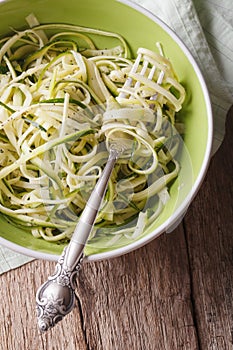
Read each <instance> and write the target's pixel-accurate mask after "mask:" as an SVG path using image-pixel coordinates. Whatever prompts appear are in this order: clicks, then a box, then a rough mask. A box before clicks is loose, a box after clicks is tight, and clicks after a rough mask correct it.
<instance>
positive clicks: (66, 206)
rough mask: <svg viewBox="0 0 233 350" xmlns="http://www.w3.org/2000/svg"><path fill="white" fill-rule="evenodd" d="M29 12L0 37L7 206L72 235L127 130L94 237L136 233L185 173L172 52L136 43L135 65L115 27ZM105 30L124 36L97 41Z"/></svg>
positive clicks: (0, 195) (20, 217)
mask: <svg viewBox="0 0 233 350" xmlns="http://www.w3.org/2000/svg"><path fill="white" fill-rule="evenodd" d="M27 20H28V23H29V27H28V28H27V29H26V30H23V31H17V32H15V33H14V35H12V36H8V37H4V38H2V39H1V40H0V152H1V157H0V212H1V213H2V214H3V215H4V216H5V217H6V218H7V220H9V221H10V222H11V223H12V224H14V225H18V226H22V227H25V229H27V230H28V229H30V230H31V232H32V234H33V235H34V236H35V237H38V238H43V239H45V240H48V241H54V242H57V241H61V240H62V241H64V240H69V239H70V237H71V235H72V233H73V230H74V227H75V225H76V224H77V221H78V218H79V217H80V215H81V213H82V210H83V208H84V207H85V204H86V202H87V200H88V198H89V195H90V193H91V191H92V189H93V187H94V186H95V183H96V181H97V180H98V178H99V177H100V175H101V173H102V169H103V167H104V165H105V163H106V161H107V158H108V147H109V144H110V143H111V140H112V139H114V140H117V141H118V142H121V140H120V139H119V135H122V132H123V133H124V135H127V137H130V138H131V139H132V140H133V147H132V151H131V153H130V155H128V156H127V157H122V158H121V159H119V160H118V161H117V164H116V166H115V168H114V171H113V173H112V176H111V179H110V182H109V185H108V188H107V191H106V194H105V198H104V201H103V204H102V207H101V210H100V212H99V214H98V216H97V220H96V224H95V227H94V229H93V231H92V235H91V237H90V241H91V242H93V244H94V243H95V242H97V241H99V242H101V240H102V241H104V242H105V243H104V244H105V246H109V245H111V244H114V243H116V242H117V241H119V242H120V240H121V238H122V237H124V239H128V240H133V239H137V238H138V237H140V236H141V235H142V234H143V232H144V230H145V228H146V227H147V226H148V225H150V224H151V223H152V222H154V221H155V220H156V218H157V217H158V216H159V214H160V213H161V211H162V210H163V207H164V205H166V203H167V201H168V200H169V184H170V183H171V181H172V180H173V179H175V178H176V177H177V175H178V173H179V163H178V161H177V160H176V159H175V156H176V153H177V151H178V148H179V144H180V136H179V134H178V133H177V132H176V128H175V125H176V113H177V112H178V111H179V110H180V109H181V108H182V104H183V101H184V99H185V90H184V88H183V87H182V85H181V84H180V83H179V82H178V78H177V76H176V74H175V71H174V69H173V67H172V64H171V62H170V61H169V60H168V59H167V58H166V57H165V56H164V54H163V50H162V47H161V45H157V49H156V52H152V51H150V50H147V49H145V48H139V49H138V57H140V58H137V59H138V60H139V61H138V71H133V69H132V67H133V65H134V64H135V59H133V58H131V56H130V50H129V48H128V45H127V43H126V41H125V39H124V38H122V37H121V36H120V35H118V34H116V33H110V32H106V31H102V30H97V29H92V28H85V27H79V26H75V25H68V24H60V23H54V24H38V23H37V21H36V18H35V17H34V16H33V15H31V16H29V17H28V19H27ZM102 36H103V37H108V38H109V39H111V38H112V39H113V42H114V43H116V42H117V41H118V43H117V45H114V46H113V47H109V48H106V47H104V48H101V47H98V46H97V45H96V44H95V38H96V37H102ZM143 59H144V60H145V59H146V60H147V66H146V67H144V68H143ZM152 67H153V72H152ZM143 69H144V74H142V70H143ZM152 73H153V74H152ZM145 74H146V75H147V76H148V75H149V76H150V80H148V79H145V78H144V76H145ZM132 82H133V85H132Z"/></svg>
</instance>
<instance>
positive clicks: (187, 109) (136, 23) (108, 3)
mask: <svg viewBox="0 0 233 350" xmlns="http://www.w3.org/2000/svg"><path fill="white" fill-rule="evenodd" d="M32 12H33V13H34V14H35V15H36V17H37V18H38V20H39V21H40V23H51V22H62V23H70V24H77V25H82V26H87V27H93V28H98V29H103V30H107V31H113V32H117V33H119V34H121V35H123V37H124V38H126V40H127V42H128V43H129V45H130V48H131V50H132V54H133V55H135V53H136V51H137V48H138V47H145V48H148V49H151V50H153V49H154V48H155V43H156V42H157V41H159V42H161V43H162V44H163V47H164V50H165V53H166V56H167V57H168V58H169V59H170V60H171V61H172V63H173V66H174V67H175V70H176V72H177V74H178V76H179V79H180V81H181V83H182V84H183V85H184V87H185V88H186V91H187V98H186V102H185V105H184V107H183V108H182V111H181V115H180V116H181V118H183V119H184V120H185V136H184V146H185V147H183V150H182V154H181V157H180V164H181V171H180V174H179V176H178V178H177V180H176V181H175V182H174V183H173V184H172V187H171V200H170V201H169V202H168V204H167V205H166V207H165V209H164V210H163V212H162V214H161V215H160V216H159V218H158V220H156V221H155V222H154V224H152V225H151V226H150V227H149V228H148V229H147V230H146V232H144V234H143V235H142V237H140V238H139V239H137V240H136V241H133V242H130V243H129V241H125V242H124V241H123V242H121V246H117V245H115V246H114V245H112V246H110V247H108V248H105V249H103V248H101V244H99V245H94V244H93V245H88V246H87V248H86V254H87V255H88V260H99V259H105V258H110V257H115V256H119V255H122V254H124V253H127V252H129V251H132V250H134V249H137V248H139V247H140V246H143V245H145V244H146V243H148V242H149V241H151V240H152V239H154V238H156V237H158V236H159V235H160V234H161V233H163V232H165V231H172V230H173V229H174V227H176V225H177V224H178V223H179V222H180V221H181V220H182V217H183V216H184V214H185V212H186V210H187V208H188V206H189V204H190V202H191V201H192V199H193V198H194V196H195V194H196V193H197V191H198V190H199V188H200V185H201V183H202V180H203V178H204V176H205V173H206V170H207V167H208V163H209V159H210V152H211V145H212V128H213V125H212V111H211V104H210V99H209V94H208V91H207V88H206V84H205V82H204V79H203V76H202V74H201V72H200V70H199V68H198V66H197V64H196V62H195V60H194V59H193V57H192V56H191V54H190V52H189V51H188V49H187V48H186V47H185V45H184V44H183V43H182V42H181V40H180V39H179V38H178V37H177V36H176V34H175V33H174V32H173V31H172V30H171V29H170V28H168V27H167V26H166V25H165V24H164V23H163V22H161V21H160V20H159V19H158V18H157V17H155V16H154V15H152V14H151V13H150V12H148V11H146V10H145V9H143V8H141V7H140V6H137V5H135V4H133V3H131V2H129V1H123V0H122V1H115V0H101V1H100V0H79V1H77V0H69V1H68V2H65V1H63V0H37V1H31V0H9V1H8V0H5V1H1V2H0V34H1V36H4V35H6V34H8V33H9V32H10V31H11V28H14V29H23V28H25V27H26V22H25V17H26V16H27V15H28V14H30V13H32ZM98 40H99V42H98V43H99V44H100V45H102V47H104V46H105V45H107V42H105V41H106V40H107V39H100V38H99V39H98ZM0 244H2V245H4V246H6V247H8V248H11V249H13V250H15V251H17V252H20V253H23V254H26V255H29V256H32V257H35V258H42V259H49V260H57V258H58V256H59V255H60V253H61V252H62V250H63V248H64V245H62V244H56V243H49V242H46V241H44V240H43V239H37V238H34V237H33V236H32V235H31V234H30V232H25V231H23V230H22V229H20V228H19V227H15V226H12V225H11V224H9V223H8V222H7V221H6V219H5V218H4V216H0Z"/></svg>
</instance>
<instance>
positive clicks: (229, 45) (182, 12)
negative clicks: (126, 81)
mask: <svg viewBox="0 0 233 350" xmlns="http://www.w3.org/2000/svg"><path fill="white" fill-rule="evenodd" d="M131 3H132V5H133V4H136V5H140V6H142V7H144V8H146V9H147V10H149V11H150V12H151V13H153V14H155V15H157V16H158V17H159V18H160V19H162V20H163V21H164V22H165V23H166V24H168V25H169V26H170V27H171V28H172V29H173V30H174V31H175V32H176V34H177V35H178V36H179V37H180V39H181V40H182V41H183V42H184V43H185V45H186V46H187V47H188V49H189V50H190V52H191V53H192V55H193V57H194V58H195V60H196V61H197V63H198V65H199V67H200V69H201V71H202V73H203V75H204V77H205V80H206V83H207V86H208V89H209V92H210V97H211V101H212V106H213V114H214V143H213V150H212V153H213V154H214V153H215V152H216V150H217V149H218V147H219V146H220V144H221V142H222V140H223V137H224V133H225V119H226V114H227V111H228V109H229V108H230V106H231V104H232V95H233V61H232V51H233V10H232V3H231V0H222V1H221V2H219V1H217V0H205V1H203V0H193V1H191V0H163V1H160V0H132V2H131ZM31 260H32V258H29V257H26V256H24V255H22V254H18V253H15V252H13V251H11V250H9V249H7V248H4V247H0V274H1V273H4V272H6V271H9V270H11V269H13V268H16V267H18V266H21V265H22V264H24V263H26V262H29V261H31Z"/></svg>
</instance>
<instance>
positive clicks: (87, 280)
mask: <svg viewBox="0 0 233 350" xmlns="http://www.w3.org/2000/svg"><path fill="white" fill-rule="evenodd" d="M78 295H79V298H80V301H81V305H82V312H83V319H84V323H85V330H86V338H87V342H88V344H89V348H90V349H114V350H117V349H119V350H120V349H122V350H123V349H135V350H138V349H147V350H150V349H153V350H154V349H156V350H157V349H158V350H160V349H161V350H171V349H186V350H188V349H190V350H191V349H192V350H194V349H198V345H197V339H196V331H195V325H194V322H193V317H192V305H191V301H190V280H189V266H188V261H187V255H186V243H185V240H184V236H183V230H182V227H181V226H180V227H178V228H177V229H176V231H175V232H174V233H172V234H164V235H162V236H161V237H159V238H158V239H156V240H154V241H153V242H151V243H150V244H148V245H147V246H145V247H143V248H141V249H139V250H137V251H135V252H132V253H130V254H128V255H126V256H123V257H121V258H116V259H112V260H108V261H103V262H99V263H91V264H88V265H86V266H85V268H84V269H83V270H82V272H81V275H80V279H79V286H78Z"/></svg>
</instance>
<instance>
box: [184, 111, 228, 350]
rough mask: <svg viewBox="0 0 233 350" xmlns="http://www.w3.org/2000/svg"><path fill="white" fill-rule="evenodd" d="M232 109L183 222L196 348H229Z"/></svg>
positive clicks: (212, 349)
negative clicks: (195, 325) (195, 324)
mask: <svg viewBox="0 0 233 350" xmlns="http://www.w3.org/2000/svg"><path fill="white" fill-rule="evenodd" d="M232 135H233V108H232V109H231V111H230V112H229V114H228V118H227V125H226V137H225V140H224V143H223V145H222V146H221V148H220V150H219V151H218V153H217V154H216V155H215V156H214V158H213V160H212V161H211V164H210V168H209V171H208V174H207V177H206V179H205V182H204V184H203V186H202V188H201V190H200V191H199V194H198V195H197V198H196V199H195V201H194V202H193V204H192V206H191V208H190V210H189V211H188V214H187V216H186V218H185V224H186V230H187V232H186V235H187V241H188V250H189V256H190V267H191V269H190V271H191V274H192V275H191V278H192V282H193V285H192V289H193V298H194V302H195V304H194V307H195V314H196V320H197V326H198V328H197V329H198V336H199V341H200V344H201V349H204V350H208V349H211V350H218V349H219V350H228V349H229V350H230V349H233V147H232V146H233V144H232Z"/></svg>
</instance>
